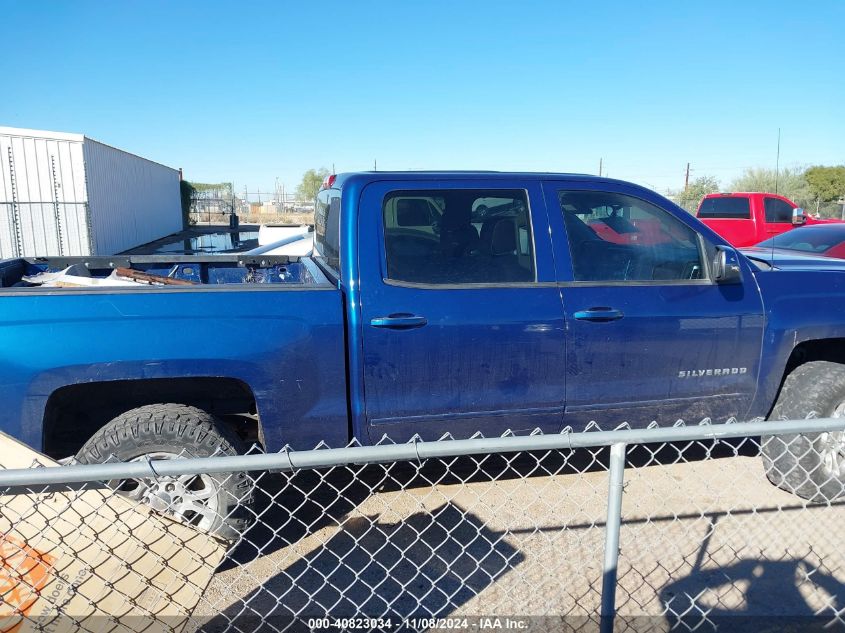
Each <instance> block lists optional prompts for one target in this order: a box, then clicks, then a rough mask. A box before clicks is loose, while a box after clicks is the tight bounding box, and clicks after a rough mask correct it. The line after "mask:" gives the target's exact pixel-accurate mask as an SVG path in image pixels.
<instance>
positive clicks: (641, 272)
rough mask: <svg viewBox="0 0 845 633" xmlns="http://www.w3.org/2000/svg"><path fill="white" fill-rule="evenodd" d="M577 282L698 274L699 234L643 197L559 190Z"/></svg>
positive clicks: (700, 265) (695, 276)
mask: <svg viewBox="0 0 845 633" xmlns="http://www.w3.org/2000/svg"><path fill="white" fill-rule="evenodd" d="M558 196H559V199H560V207H561V212H562V213H563V220H564V224H565V225H566V235H567V239H568V240H569V251H570V254H571V257H572V269H573V273H574V275H575V280H576V281H669V280H683V279H702V278H703V277H704V265H703V261H702V253H701V246H700V242H699V239H698V234H697V233H696V232H695V231H694V230H693V229H691V228H690V227H688V226H687V225H686V224H684V223H683V222H681V221H680V220H679V219H677V218H676V217H674V216H673V215H672V214H670V213H669V212H668V211H666V210H664V209H661V208H660V207H657V206H655V205H653V204H651V203H649V202H646V201H645V200H640V199H639V198H635V197H633V196H626V195H623V194H618V193H611V192H603V191H561V192H559V194H558Z"/></svg>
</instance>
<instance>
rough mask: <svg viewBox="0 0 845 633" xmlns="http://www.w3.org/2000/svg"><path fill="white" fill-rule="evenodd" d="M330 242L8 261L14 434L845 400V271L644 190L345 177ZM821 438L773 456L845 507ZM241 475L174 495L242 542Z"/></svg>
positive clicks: (439, 423) (209, 448)
mask: <svg viewBox="0 0 845 633" xmlns="http://www.w3.org/2000/svg"><path fill="white" fill-rule="evenodd" d="M314 235H315V240H314V241H315V250H314V254H313V256H311V257H302V258H297V257H285V256H278V257H274V256H264V255H255V256H248V255H226V256H219V257H209V256H204V257H196V256H149V257H134V256H132V257H121V256H115V257H107V258H32V259H16V260H7V261H5V262H0V295H2V298H0V301H2V307H3V310H2V312H0V326H2V329H0V332H2V334H0V336H2V345H0V350H2V351H0V394H1V395H2V401H3V403H4V407H3V408H2V411H0V430H2V431H4V432H6V433H8V434H10V435H12V436H14V437H16V438H18V439H20V440H22V441H24V442H26V443H28V444H29V445H31V446H33V447H35V448H38V449H41V450H42V451H44V452H46V453H48V454H50V455H52V456H54V457H64V456H68V455H74V454H75V455H76V458H77V460H78V461H80V462H83V463H92V462H98V461H103V460H106V459H112V458H117V459H120V460H124V461H129V460H139V459H148V458H149V459H167V458H172V457H177V456H180V455H194V456H206V455H211V454H215V453H218V454H219V453H223V454H230V453H236V452H239V451H243V450H245V447H246V446H247V445H249V444H250V443H253V442H255V443H258V444H260V445H261V446H262V447H263V448H264V449H265V450H267V451H278V450H280V449H281V448H282V447H284V446H285V445H290V446H291V447H293V448H313V447H314V446H315V445H316V444H317V443H318V442H321V441H323V442H325V443H326V444H328V445H331V446H339V445H344V444H346V443H347V442H348V441H350V440H351V439H355V440H357V441H358V442H362V443H373V442H377V441H379V440H380V439H381V438H383V437H384V436H388V437H389V438H390V439H391V440H393V441H397V442H402V441H407V440H409V439H411V438H412V437H413V436H415V435H418V436H420V437H421V438H423V439H426V440H431V439H435V438H438V437H440V436H441V435H443V434H444V433H450V434H451V435H452V436H453V437H468V436H470V435H472V434H473V433H475V432H478V431H480V432H482V433H483V434H484V435H487V436H493V435H499V434H501V433H503V432H505V431H507V430H510V431H512V432H514V433H529V432H532V431H533V430H535V429H540V430H541V431H542V432H545V433H557V432H560V431H561V430H562V429H564V428H566V427H571V428H572V429H573V430H576V431H577V430H579V429H583V428H584V427H585V426H586V425H587V424H588V423H589V422H590V421H596V422H598V423H599V424H600V425H601V426H602V427H603V428H612V427H614V426H616V425H618V424H620V423H623V422H627V423H629V424H630V425H632V426H637V425H639V426H643V425H647V424H648V423H650V422H652V421H653V420H657V421H659V422H660V423H661V424H671V423H674V422H675V421H676V420H678V419H679V418H683V419H685V420H687V421H690V422H698V421H700V420H701V419H702V418H704V417H709V418H710V419H711V420H713V421H725V420H726V419H728V418H736V419H738V420H748V419H754V418H766V417H778V418H780V417H783V416H785V417H789V418H795V417H800V418H803V417H805V416H806V414H808V413H809V412H810V411H811V410H813V411H816V412H817V413H819V414H821V415H840V414H842V413H843V412H844V411H845V364H843V363H845V307H843V306H845V267H843V263H842V262H837V261H836V260H827V261H824V262H818V261H814V262H812V264H807V262H805V261H803V260H802V258H801V257H798V256H796V257H790V258H788V259H782V260H781V259H776V258H774V259H773V258H771V257H769V259H767V255H766V254H765V253H763V254H761V255H759V256H758V255H753V256H751V257H748V256H745V255H743V254H741V253H739V252H738V251H736V250H735V249H734V248H733V247H732V246H730V245H729V244H728V243H727V242H726V241H725V239H723V238H722V237H720V236H719V235H718V234H717V233H716V232H714V231H713V230H711V229H710V228H708V227H707V226H705V225H704V224H702V223H701V222H700V221H698V220H697V219H696V218H694V217H692V216H690V215H689V214H687V213H685V212H684V211H683V209H681V208H680V207H678V206H676V205H674V204H673V203H671V202H669V201H668V200H666V199H665V198H663V197H661V196H659V195H657V194H655V193H654V192H652V191H649V190H647V189H644V188H642V187H639V186H636V185H633V184H629V183H626V182H621V181H617V180H610V179H607V178H597V177H592V176H581V175H567V174H550V173H548V174H547V173H542V174H522V173H492V172H491V173H482V172H478V173H467V172H443V173H428V172H413V173H389V172H373V173H355V174H341V175H337V176H331V177H330V178H328V179H327V180H326V182H325V183H324V188H323V189H322V190H321V191H320V193H319V195H318V197H317V200H316V213H315V232H314ZM620 235H623V236H625V237H624V239H621V238H619V236H620ZM818 259H820V258H816V260H818ZM121 271H122V272H121ZM118 273H119V274H118ZM116 274H118V275H117V276H118V277H120V278H122V279H123V280H124V282H125V283H123V285H115V286H110V285H109V283H112V282H111V281H109V280H113V279H115V275H116ZM86 276H87V277H90V279H89V280H88V281H85V282H79V285H74V284H73V283H69V282H68V279H69V278H77V279H78V278H80V277H86ZM132 279H135V280H142V281H146V282H149V284H151V285H140V284H137V283H132ZM164 279H167V280H170V281H169V282H167V283H161V284H159V283H155V281H156V280H164ZM45 280H49V281H50V283H46V282H45ZM115 283H116V282H115ZM57 284H58V285H57ZM812 441H815V440H814V438H813V437H807V438H803V439H802V440H801V442H793V443H792V444H790V445H789V446H790V450H789V451H784V450H782V449H780V450H779V451H778V452H777V454H772V455H769V456H768V458H770V459H771V460H773V461H774V462H775V463H776V465H777V467H778V469H779V470H780V471H781V472H784V473H789V475H788V477H787V476H785V477H784V478H783V480H782V481H781V482H780V485H784V486H786V485H791V486H792V489H793V490H794V491H795V492H797V493H798V494H800V495H803V496H806V497H811V498H815V497H817V496H818V495H823V496H837V495H839V494H841V493H842V483H841V482H842V481H845V476H843V470H840V468H841V464H843V460H842V457H841V455H842V450H843V446H842V443H841V442H839V443H837V442H827V443H826V444H825V446H827V447H828V448H826V449H825V450H828V451H832V453H831V454H830V455H827V453H824V455H825V456H824V457H820V456H819V454H818V453H816V452H813V451H807V450H806V446H807V442H812ZM802 442H803V444H802ZM245 479H246V478H245V476H243V477H237V476H233V477H229V478H228V479H226V478H223V477H219V478H218V477H215V476H210V475H203V476H201V477H197V478H195V479H194V480H190V481H188V482H183V481H179V482H174V483H173V484H172V485H171V487H170V489H169V492H168V494H169V495H170V497H169V498H177V497H178V498H179V499H180V500H181V501H180V504H179V507H180V508H181V513H182V514H183V516H184V517H185V518H187V519H189V520H192V521H194V522H195V523H198V524H202V525H204V526H205V527H208V528H209V529H216V530H218V531H219V532H221V533H226V531H227V530H228V531H229V533H231V532H237V531H238V530H239V529H242V528H243V527H244V525H245V523H246V521H247V519H246V517H245V516H243V515H242V514H240V513H239V512H237V511H234V512H230V510H232V509H233V508H234V506H235V505H238V504H236V503H235V502H236V501H237V500H238V499H241V500H242V501H243V496H239V495H244V494H246V493H244V492H243V490H244V489H245V488H246V487H247V483H246V480H245ZM787 480H788V481H787ZM159 483H160V482H159ZM180 486H181V488H180ZM156 490H157V489H156V488H154V487H152V486H150V485H148V484H145V483H144V482H127V483H125V488H124V489H123V492H125V493H126V494H128V495H130V496H135V497H136V498H139V499H144V498H147V497H149V495H155V494H157V493H156ZM241 505H242V504H241ZM209 508H210V509H209ZM221 517H226V518H225V519H223V518H221Z"/></svg>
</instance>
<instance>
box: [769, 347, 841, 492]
mask: <svg viewBox="0 0 845 633" xmlns="http://www.w3.org/2000/svg"><path fill="white" fill-rule="evenodd" d="M807 417H820V418H839V417H845V365H841V364H839V363H831V362H828V361H813V362H810V363H806V364H804V365H800V366H799V367H797V368H796V369H795V370H793V371H792V373H791V374H789V375H788V376H787V377H786V380H785V381H784V383H783V388H782V389H781V392H780V396H779V397H778V401H777V403H776V404H775V407H774V409H773V410H772V415H771V416H770V418H769V419H770V420H803V419H805V418H807ZM761 444H762V455H763V465H764V467H765V469H766V476H767V477H768V479H769V481H771V482H772V483H773V484H774V485H776V486H777V487H778V488H782V489H783V490H786V491H788V492H791V493H794V494H796V495H798V496H799V497H802V498H804V499H807V500H809V501H814V502H819V503H824V502H830V501H833V500H834V499H838V498H840V497H842V496H843V495H845V433H843V432H835V433H807V434H798V435H780V436H764V437H763V438H761Z"/></svg>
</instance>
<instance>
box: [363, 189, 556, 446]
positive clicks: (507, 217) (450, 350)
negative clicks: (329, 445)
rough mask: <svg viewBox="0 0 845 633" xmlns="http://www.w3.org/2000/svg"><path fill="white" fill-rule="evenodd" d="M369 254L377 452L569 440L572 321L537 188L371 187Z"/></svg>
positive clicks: (367, 360) (366, 213) (367, 302)
mask: <svg viewBox="0 0 845 633" xmlns="http://www.w3.org/2000/svg"><path fill="white" fill-rule="evenodd" d="M433 216H434V217H433ZM358 248H359V253H360V262H359V266H360V279H361V287H360V296H361V303H362V305H361V314H362V322H361V325H360V327H361V329H362V341H363V372H364V394H365V409H366V422H367V428H368V433H369V436H370V439H371V441H374V442H377V441H379V440H380V439H381V438H382V437H383V436H385V435H386V436H388V437H389V438H390V439H391V440H392V441H406V440H408V439H409V438H411V437H412V436H413V435H414V434H419V435H420V436H421V437H423V438H424V439H436V438H438V437H440V436H441V435H443V434H444V433H451V434H452V435H453V436H455V437H468V436H470V435H472V434H474V433H476V432H479V431H480V432H481V433H483V434H484V435H485V436H488V437H489V436H495V435H500V434H502V433H503V432H505V431H507V430H511V431H514V432H516V433H527V432H530V431H531V430H532V429H535V428H540V429H542V430H543V431H546V432H554V431H557V430H559V429H560V427H561V421H562V416H563V406H564V393H565V388H564V385H565V376H566V371H565V366H564V359H565V354H564V348H565V337H564V320H563V312H562V307H561V302H560V293H559V288H558V287H557V284H556V282H555V276H554V266H553V259H552V252H551V240H550V237H549V230H548V219H547V216H546V211H545V204H544V200H543V196H542V189H541V187H540V185H539V183H538V182H536V181H534V182H530V181H525V182H523V181H520V180H513V181H512V180H501V179H496V180H471V181H449V180H446V181H436V182H434V181H430V180H424V179H423V180H410V181H406V182H377V183H372V184H370V185H368V186H367V187H366V188H365V189H364V190H363V192H362V194H361V201H360V211H359V246H358Z"/></svg>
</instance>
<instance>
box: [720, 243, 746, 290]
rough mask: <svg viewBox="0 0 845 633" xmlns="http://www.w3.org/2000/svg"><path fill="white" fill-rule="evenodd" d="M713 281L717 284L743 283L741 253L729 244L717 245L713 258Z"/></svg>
mask: <svg viewBox="0 0 845 633" xmlns="http://www.w3.org/2000/svg"><path fill="white" fill-rule="evenodd" d="M713 281H715V282H716V283H717V284H739V283H742V269H741V268H740V266H739V254H738V253H737V252H736V251H735V250H734V249H732V248H730V247H728V246H717V247H716V257H714V258H713Z"/></svg>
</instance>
